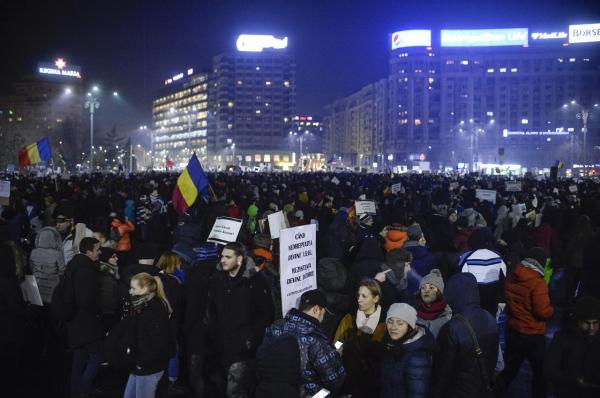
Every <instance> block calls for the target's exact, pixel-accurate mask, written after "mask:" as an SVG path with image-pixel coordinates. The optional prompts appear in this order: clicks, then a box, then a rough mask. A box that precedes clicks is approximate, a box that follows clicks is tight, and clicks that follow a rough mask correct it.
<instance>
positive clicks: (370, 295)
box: [334, 279, 385, 397]
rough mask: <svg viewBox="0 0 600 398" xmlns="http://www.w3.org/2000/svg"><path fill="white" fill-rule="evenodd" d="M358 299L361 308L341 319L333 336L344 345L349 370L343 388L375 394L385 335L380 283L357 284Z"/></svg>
mask: <svg viewBox="0 0 600 398" xmlns="http://www.w3.org/2000/svg"><path fill="white" fill-rule="evenodd" d="M357 302H358V310H357V311H356V313H351V314H347V315H346V316H345V317H344V318H342V321H341V322H340V324H339V326H338V328H337V331H336V333H335V337H334V341H335V342H338V341H339V342H340V343H342V344H343V350H342V352H343V354H342V358H343V360H344V367H345V368H346V370H347V372H348V377H346V381H345V384H344V388H343V389H344V392H345V393H347V394H351V395H352V396H353V397H368V396H376V395H377V394H376V391H377V389H378V386H379V383H378V366H377V365H378V362H379V361H378V358H377V352H378V346H379V343H381V341H382V340H383V336H384V334H385V323H384V318H383V317H382V310H381V288H380V287H379V283H377V281H376V280H374V279H364V280H363V281H362V282H361V283H360V284H359V287H358V292H357Z"/></svg>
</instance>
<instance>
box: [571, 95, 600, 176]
mask: <svg viewBox="0 0 600 398" xmlns="http://www.w3.org/2000/svg"><path fill="white" fill-rule="evenodd" d="M570 105H573V106H575V107H577V109H578V110H579V112H577V113H576V114H575V117H576V118H577V119H578V120H581V122H582V126H581V133H582V134H581V135H582V146H581V153H580V161H581V163H582V164H583V171H584V173H586V174H587V164H588V157H587V124H588V120H589V119H592V118H593V115H592V109H590V108H585V107H583V105H579V104H578V103H577V102H576V101H575V100H573V101H571V103H570V104H564V105H563V108H568V107H569V106H570ZM593 108H598V104H594V106H593Z"/></svg>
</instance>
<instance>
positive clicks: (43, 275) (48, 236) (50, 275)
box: [29, 227, 65, 304]
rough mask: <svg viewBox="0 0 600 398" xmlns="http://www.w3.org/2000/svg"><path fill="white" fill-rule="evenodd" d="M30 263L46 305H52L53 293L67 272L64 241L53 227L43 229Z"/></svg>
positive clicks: (36, 239)
mask: <svg viewBox="0 0 600 398" xmlns="http://www.w3.org/2000/svg"><path fill="white" fill-rule="evenodd" d="M29 263H30V265H31V269H32V271H33V275H34V276H35V279H36V282H37V285H38V288H39V290H40V295H41V297H42V301H43V302H44V304H50V302H51V301H52V293H53V292H54V288H55V287H56V285H58V280H59V277H60V276H61V275H62V274H63V272H64V271H65V257H64V254H63V251H62V239H61V236H60V234H59V233H58V231H57V230H56V229H54V228H52V227H44V228H42V229H41V230H40V231H39V232H38V234H37V235H36V237H35V249H33V250H32V251H31V255H30V257H29Z"/></svg>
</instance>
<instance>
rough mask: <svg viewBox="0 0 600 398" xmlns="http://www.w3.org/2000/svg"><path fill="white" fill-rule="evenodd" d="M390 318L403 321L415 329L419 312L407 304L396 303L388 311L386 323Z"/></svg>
mask: <svg viewBox="0 0 600 398" xmlns="http://www.w3.org/2000/svg"><path fill="white" fill-rule="evenodd" d="M390 318H395V319H402V320H403V321H404V322H406V323H408V324H409V325H410V327H411V328H413V329H414V328H415V325H416V323H417V310H415V309H414V308H413V307H411V306H410V305H408V304H406V303H394V304H392V305H391V307H390V309H389V310H388V312H387V316H386V318H385V321H386V322H387V321H388V319H390Z"/></svg>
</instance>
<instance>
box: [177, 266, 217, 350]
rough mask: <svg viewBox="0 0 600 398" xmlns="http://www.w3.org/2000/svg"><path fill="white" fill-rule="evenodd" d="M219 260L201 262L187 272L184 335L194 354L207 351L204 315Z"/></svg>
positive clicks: (189, 348)
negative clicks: (210, 285) (209, 288)
mask: <svg viewBox="0 0 600 398" xmlns="http://www.w3.org/2000/svg"><path fill="white" fill-rule="evenodd" d="M216 263H217V260H216V259H214V260H209V261H200V262H198V264H197V265H196V266H195V267H192V268H189V269H187V270H186V271H185V279H186V286H185V301H186V306H185V316H184V323H183V333H184V335H185V338H186V342H187V349H188V351H189V352H190V353H192V354H203V353H205V351H206V337H207V336H206V325H205V324H204V322H203V321H204V315H205V313H206V308H207V303H208V287H209V281H210V278H211V276H212V275H213V273H214V272H215V269H216Z"/></svg>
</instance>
